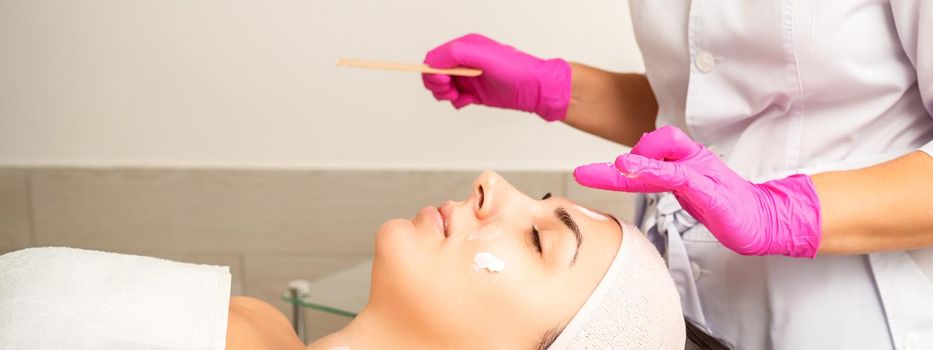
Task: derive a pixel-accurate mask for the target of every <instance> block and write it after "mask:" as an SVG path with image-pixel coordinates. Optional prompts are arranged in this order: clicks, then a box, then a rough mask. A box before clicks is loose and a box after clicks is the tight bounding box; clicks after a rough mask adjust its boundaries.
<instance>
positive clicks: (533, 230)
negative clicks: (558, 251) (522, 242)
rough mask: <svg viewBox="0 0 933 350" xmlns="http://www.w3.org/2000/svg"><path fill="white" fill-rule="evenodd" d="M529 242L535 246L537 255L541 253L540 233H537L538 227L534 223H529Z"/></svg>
mask: <svg viewBox="0 0 933 350" xmlns="http://www.w3.org/2000/svg"><path fill="white" fill-rule="evenodd" d="M531 244H533V245H534V246H535V251H537V252H538V255H541V254H542V251H541V234H539V233H538V229H537V228H536V227H535V226H534V225H531Z"/></svg>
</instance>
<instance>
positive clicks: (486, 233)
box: [466, 228, 502, 241]
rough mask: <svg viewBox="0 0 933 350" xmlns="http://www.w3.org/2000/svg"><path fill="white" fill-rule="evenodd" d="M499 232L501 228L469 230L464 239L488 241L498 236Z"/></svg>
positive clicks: (500, 232)
mask: <svg viewBox="0 0 933 350" xmlns="http://www.w3.org/2000/svg"><path fill="white" fill-rule="evenodd" d="M501 234H502V230H499V229H496V228H487V229H485V230H479V231H474V232H470V234H468V235H467V237H466V239H467V240H468V241H475V240H483V241H489V240H492V239H494V238H496V237H499V236H500V235H501Z"/></svg>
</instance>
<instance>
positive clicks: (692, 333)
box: [684, 316, 731, 350]
mask: <svg viewBox="0 0 933 350" xmlns="http://www.w3.org/2000/svg"><path fill="white" fill-rule="evenodd" d="M684 324H686V326H687V344H686V345H685V346H684V350H729V349H731V348H730V347H729V345H728V344H726V342H724V341H722V340H720V339H719V338H716V337H714V336H712V335H710V334H709V333H708V332H707V331H706V329H704V328H702V327H700V326H698V325H697V324H696V323H693V321H691V320H690V319H688V318H687V317H686V316H684Z"/></svg>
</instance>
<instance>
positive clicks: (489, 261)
mask: <svg viewBox="0 0 933 350" xmlns="http://www.w3.org/2000/svg"><path fill="white" fill-rule="evenodd" d="M473 269H475V270H482V269H486V270H489V272H493V273H496V272H502V270H505V262H504V261H502V260H501V259H499V258H498V257H496V256H495V255H492V253H489V252H480V253H476V255H475V256H473Z"/></svg>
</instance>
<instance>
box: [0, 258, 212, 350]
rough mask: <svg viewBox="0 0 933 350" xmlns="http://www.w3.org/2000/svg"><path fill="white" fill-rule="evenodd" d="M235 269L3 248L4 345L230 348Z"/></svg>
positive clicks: (0, 318)
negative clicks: (5, 251) (228, 335)
mask: <svg viewBox="0 0 933 350" xmlns="http://www.w3.org/2000/svg"><path fill="white" fill-rule="evenodd" d="M229 302H230V269H229V268H228V267H226V266H208V265H196V264H187V263H180V262H174V261H169V260H163V259H157V258H152V257H145V256H135V255H124V254H115V253H107V252H99V251H91V250H82V249H73V248H52V247H49V248H29V249H23V250H19V251H15V252H11V253H8V254H5V255H2V256H0V349H30V350H32V349H121V350H123V349H210V350H214V349H217V350H220V349H224V345H225V340H226V333H227V311H228V306H229Z"/></svg>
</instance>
